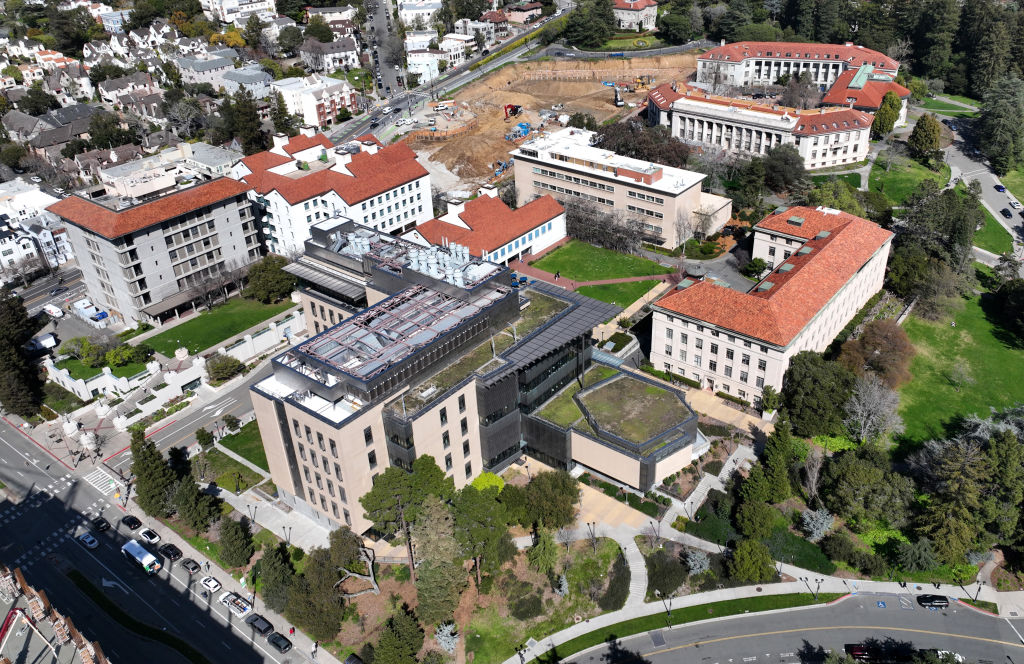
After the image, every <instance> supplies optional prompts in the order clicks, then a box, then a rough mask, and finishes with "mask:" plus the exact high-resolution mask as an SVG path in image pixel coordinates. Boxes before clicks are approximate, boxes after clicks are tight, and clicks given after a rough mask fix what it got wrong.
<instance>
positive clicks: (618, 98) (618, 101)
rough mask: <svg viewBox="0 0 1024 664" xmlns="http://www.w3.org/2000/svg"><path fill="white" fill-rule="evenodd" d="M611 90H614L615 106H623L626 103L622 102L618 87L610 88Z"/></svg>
mask: <svg viewBox="0 0 1024 664" xmlns="http://www.w3.org/2000/svg"><path fill="white" fill-rule="evenodd" d="M612 90H615V105H616V106H625V105H626V102H624V101H623V100H622V92H621V91H620V90H619V88H618V87H614V88H612Z"/></svg>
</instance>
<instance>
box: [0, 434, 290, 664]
mask: <svg viewBox="0 0 1024 664" xmlns="http://www.w3.org/2000/svg"><path fill="white" fill-rule="evenodd" d="M84 479H85V478H79V477H76V476H72V474H71V473H70V472H69V471H68V470H67V469H66V468H65V467H64V466H62V465H60V464H59V463H58V462H57V461H56V460H54V459H52V458H50V457H49V456H48V455H47V454H46V452H45V451H44V450H42V449H40V448H39V447H38V446H36V445H35V444H34V443H32V442H31V441H29V440H28V439H27V438H25V437H24V436H22V435H21V434H20V433H19V432H17V431H16V430H14V428H13V427H11V426H10V425H9V424H8V423H7V422H5V421H2V420H0V480H2V481H3V482H4V483H5V484H7V485H8V487H10V488H11V489H12V490H14V491H15V492H17V493H19V494H20V495H27V496H28V497H27V498H26V499H25V500H23V501H22V502H21V503H20V504H17V505H15V504H13V503H11V502H9V501H7V500H4V501H2V502H0V519H2V523H3V530H4V537H3V538H2V541H0V559H2V560H3V561H4V562H5V563H6V564H8V565H11V566H20V567H21V568H22V569H23V571H24V572H25V574H26V575H27V577H28V579H29V580H30V582H31V583H33V584H34V585H36V586H37V587H39V588H43V589H45V590H46V592H47V593H48V594H49V596H50V598H51V601H53V603H54V604H55V606H57V607H58V608H60V609H61V610H62V611H64V612H66V613H68V614H69V615H70V616H71V617H72V619H73V620H74V621H75V623H76V624H77V625H78V626H79V627H80V628H81V629H83V630H84V631H85V632H86V633H87V634H88V635H89V636H90V638H93V639H96V640H99V641H100V643H101V645H102V646H103V647H104V650H105V651H106V652H107V653H108V654H111V655H112V656H113V657H114V659H115V661H136V660H138V659H139V653H142V652H145V653H146V659H147V660H148V661H151V662H153V663H154V664H162V663H164V662H168V663H172V662H173V663H174V664H179V663H181V662H184V661H186V660H185V659H184V658H183V657H182V656H180V655H179V654H177V653H176V652H174V651H172V650H170V649H168V648H166V647H163V646H159V645H156V644H154V643H152V642H149V641H140V640H139V639H138V638H137V637H135V636H133V635H132V634H131V633H129V632H128V631H127V630H125V629H123V628H122V627H120V626H119V625H118V624H116V623H115V622H114V621H113V620H111V619H110V618H109V617H108V616H107V615H106V614H105V613H103V612H102V611H99V610H97V609H96V607H95V606H94V605H93V603H92V601H91V600H89V599H88V598H87V597H85V596H84V595H83V594H82V593H81V592H80V591H79V590H78V589H77V587H75V586H74V585H73V584H72V583H70V581H69V580H68V578H67V576H66V574H65V571H66V570H68V569H76V570H78V571H79V572H81V573H82V574H84V575H85V576H86V577H87V578H88V579H89V580H90V581H92V583H94V584H95V585H97V586H98V587H102V588H103V591H104V592H105V593H107V595H108V596H109V597H110V598H111V599H113V600H114V601H116V602H117V603H118V604H119V605H120V606H121V607H122V608H123V609H124V610H125V611H126V612H127V613H129V614H130V615H132V616H134V617H135V618H137V619H138V620H140V621H143V622H145V623H147V624H150V625H154V626H157V627H160V628H162V629H165V630H166V631H168V632H170V633H172V634H175V635H177V636H180V637H181V638H183V639H185V640H186V641H188V642H189V643H190V644H191V645H193V646H194V647H195V648H197V649H199V650H200V651H202V652H203V654H205V655H206V656H207V657H209V658H210V659H211V661H214V662H226V661H231V662H268V663H269V662H277V663H279V664H284V663H286V662H298V661H305V660H306V658H305V656H304V655H303V654H299V653H296V652H294V651H293V652H292V653H289V654H288V655H280V654H279V653H277V652H271V650H270V649H269V646H268V645H267V644H266V643H265V642H264V641H263V640H262V639H258V638H256V637H255V636H254V635H253V633H252V631H251V629H249V627H248V626H247V625H245V624H244V623H243V622H242V621H241V620H240V619H238V618H236V617H235V616H233V615H231V614H229V613H228V611H227V609H226V608H225V607H224V606H222V605H220V604H219V603H218V602H217V601H216V598H210V599H203V598H202V597H201V594H200V593H199V591H198V590H196V588H197V584H198V581H199V579H198V575H197V576H196V577H189V575H188V574H187V573H186V572H185V570H183V569H180V568H178V567H176V566H174V564H168V565H167V566H166V567H164V569H162V570H161V571H160V573H159V574H158V575H156V576H153V577H147V576H146V575H144V574H143V573H142V572H141V570H138V569H137V568H136V567H134V566H132V565H130V564H128V563H127V562H126V561H125V560H124V558H123V557H122V556H121V553H120V547H121V545H122V544H123V543H124V541H126V539H127V538H128V537H129V534H128V531H127V529H126V528H125V527H124V526H122V525H120V518H121V516H122V515H123V511H122V510H121V509H120V508H119V507H118V506H117V505H115V504H113V499H112V498H111V497H110V496H107V495H104V493H103V492H101V491H100V490H99V489H97V488H96V487H95V486H93V485H91V484H90V482H88V481H83V480H84ZM99 515H103V516H105V517H106V518H107V520H108V521H110V522H111V524H113V525H114V528H112V529H111V530H110V531H108V532H107V533H104V534H102V535H98V536H97V539H98V540H99V541H100V546H99V547H98V548H97V549H95V550H92V551H90V550H87V549H85V547H83V546H82V545H81V544H80V543H78V542H77V541H76V540H75V539H74V538H75V536H77V535H78V534H80V533H82V532H85V531H86V530H87V529H88V528H89V523H88V522H89V520H91V519H92V518H94V517H96V516H99ZM165 562H166V561H165ZM213 574H214V576H215V577H216V576H217V575H218V572H214V573H213ZM220 574H221V575H222V576H223V573H220ZM222 580H226V579H222ZM257 609H258V607H257ZM277 627H278V628H280V629H287V627H286V626H284V625H278V626H277ZM119 653H120V654H119ZM125 654H127V656H125Z"/></svg>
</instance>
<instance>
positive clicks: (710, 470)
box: [704, 459, 725, 475]
mask: <svg viewBox="0 0 1024 664" xmlns="http://www.w3.org/2000/svg"><path fill="white" fill-rule="evenodd" d="M724 466H725V464H724V463H722V462H721V461H719V460H718V459H712V460H711V461H708V462H707V463H706V464H704V472H705V473H707V474H708V475H718V474H719V473H720V472H722V468H723V467H724Z"/></svg>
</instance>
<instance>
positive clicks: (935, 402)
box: [900, 298, 1024, 447]
mask: <svg viewBox="0 0 1024 664" xmlns="http://www.w3.org/2000/svg"><path fill="white" fill-rule="evenodd" d="M955 320H956V327H951V326H950V324H949V322H948V321H944V322H937V323H931V322H927V321H924V320H921V319H919V318H917V317H916V316H912V317H911V318H910V319H909V320H907V322H906V323H905V324H904V329H905V330H906V331H907V334H908V335H909V336H910V340H911V341H912V342H913V343H914V346H915V347H916V348H917V356H916V357H914V360H913V362H912V363H911V365H910V371H911V373H912V374H913V376H914V378H913V380H911V381H910V382H909V383H907V384H906V385H905V386H903V388H902V389H901V391H900V392H901V395H900V396H901V407H900V413H901V414H902V416H903V421H904V423H905V424H906V432H905V433H904V435H903V444H904V445H906V446H909V447H914V446H917V445H919V444H921V443H922V442H924V441H926V440H928V439H930V438H935V437H941V436H943V435H944V434H945V433H946V431H945V426H946V425H947V424H949V423H950V422H952V421H953V420H954V419H955V418H956V417H958V416H963V415H968V414H972V413H973V414H976V415H981V416H985V415H987V414H988V412H989V408H990V407H992V408H999V409H1001V408H1006V407H1007V406H1011V405H1013V404H1015V403H1018V402H1021V401H1024V381H1021V380H1020V367H1022V366H1024V349H1020V348H1012V347H1010V346H1008V345H1007V344H1006V343H1004V342H1003V341H1002V340H1001V339H1000V331H999V330H998V329H996V328H994V327H993V325H992V323H990V322H989V321H988V319H987V318H986V316H985V313H984V312H983V311H982V309H981V304H980V301H979V299H978V298H974V299H971V300H967V301H965V306H964V308H963V310H961V311H959V312H957V313H956V316H955ZM958 362H962V363H966V364H967V366H968V367H969V369H970V374H971V377H972V378H973V379H974V383H973V384H967V385H964V386H963V387H962V388H961V390H960V391H959V392H958V391H956V389H955V388H954V386H953V384H952V382H951V381H950V375H951V372H952V370H953V367H954V366H956V364H957V363H958Z"/></svg>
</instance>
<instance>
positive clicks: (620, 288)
mask: <svg viewBox="0 0 1024 664" xmlns="http://www.w3.org/2000/svg"><path fill="white" fill-rule="evenodd" d="M657 285H658V281H657V280H656V279H644V280H643V281H626V282H624V283H621V284H598V285H597V286H581V287H579V288H577V289H576V292H577V293H579V294H580V295H586V296H587V297H592V298H594V299H595V300H601V301H602V302H608V303H610V304H614V305H617V306H620V307H622V308H623V309H625V308H626V307H628V306H629V305H631V304H633V303H634V302H636V301H637V300H639V299H640V298H641V297H643V295H644V293H646V292H647V291H649V290H651V289H652V288H654V287H655V286H657Z"/></svg>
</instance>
